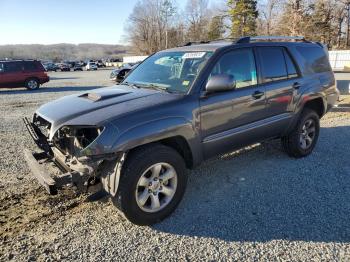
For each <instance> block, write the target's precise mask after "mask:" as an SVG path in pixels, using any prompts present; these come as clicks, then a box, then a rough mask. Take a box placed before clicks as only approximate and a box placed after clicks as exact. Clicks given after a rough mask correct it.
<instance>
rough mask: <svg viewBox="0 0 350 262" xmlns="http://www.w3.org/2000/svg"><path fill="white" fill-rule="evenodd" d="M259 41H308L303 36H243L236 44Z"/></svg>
mask: <svg viewBox="0 0 350 262" xmlns="http://www.w3.org/2000/svg"><path fill="white" fill-rule="evenodd" d="M259 41H275V42H283V41H294V42H296V41H302V42H307V41H306V40H305V37H303V36H245V37H241V38H240V39H238V40H237V41H236V44H247V43H250V42H259Z"/></svg>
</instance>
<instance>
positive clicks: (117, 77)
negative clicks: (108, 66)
mask: <svg viewBox="0 0 350 262" xmlns="http://www.w3.org/2000/svg"><path fill="white" fill-rule="evenodd" d="M130 71H131V68H121V69H114V70H112V72H111V74H110V76H109V79H110V80H111V81H114V82H117V83H120V82H122V81H123V80H124V78H125V76H126V75H127V74H128V73H129V72H130Z"/></svg>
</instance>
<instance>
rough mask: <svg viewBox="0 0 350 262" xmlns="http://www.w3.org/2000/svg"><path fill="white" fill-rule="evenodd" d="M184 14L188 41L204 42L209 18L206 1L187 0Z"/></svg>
mask: <svg viewBox="0 0 350 262" xmlns="http://www.w3.org/2000/svg"><path fill="white" fill-rule="evenodd" d="M185 13H186V18H187V23H188V31H187V38H188V40H190V41H199V40H206V38H207V31H208V25H209V17H210V12H209V9H208V0H188V1H187V5H186V9H185Z"/></svg>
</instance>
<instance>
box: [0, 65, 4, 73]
mask: <svg viewBox="0 0 350 262" xmlns="http://www.w3.org/2000/svg"><path fill="white" fill-rule="evenodd" d="M2 72H4V64H3V63H0V73H2Z"/></svg>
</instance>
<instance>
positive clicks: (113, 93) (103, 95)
mask: <svg viewBox="0 0 350 262" xmlns="http://www.w3.org/2000/svg"><path fill="white" fill-rule="evenodd" d="M130 93H131V92H125V91H123V90H103V91H101V92H93V93H84V94H82V95H80V96H79V97H81V98H85V99H88V100H91V101H94V102H97V101H103V100H107V99H110V98H115V97H118V96H123V95H127V94H130Z"/></svg>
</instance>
